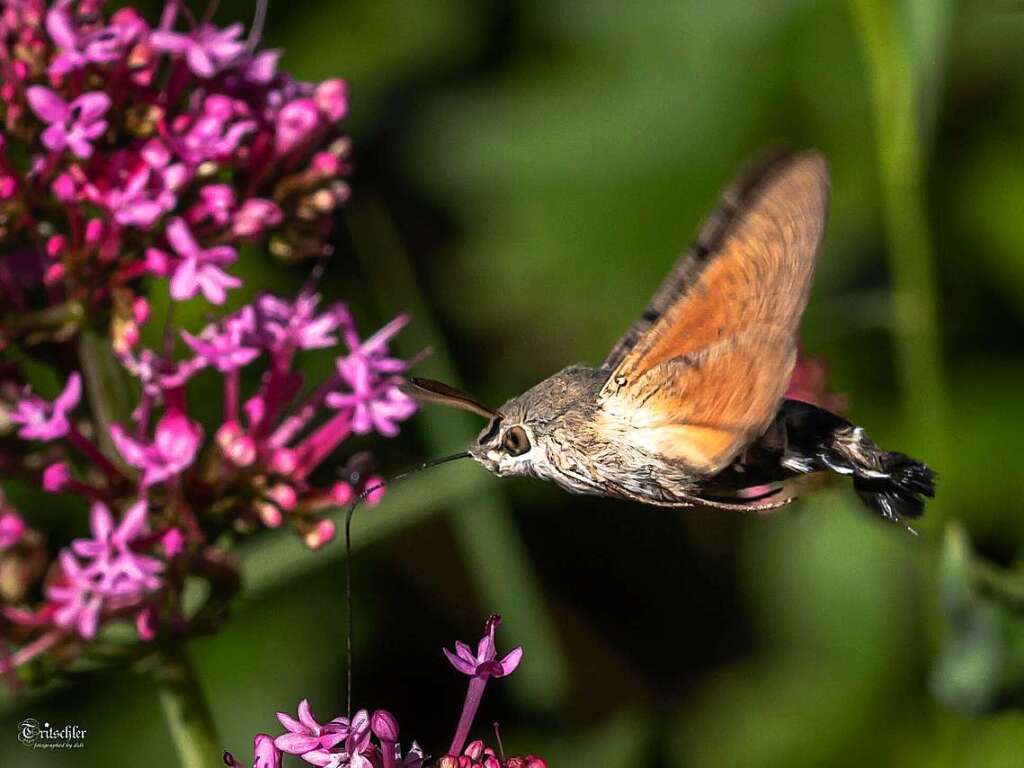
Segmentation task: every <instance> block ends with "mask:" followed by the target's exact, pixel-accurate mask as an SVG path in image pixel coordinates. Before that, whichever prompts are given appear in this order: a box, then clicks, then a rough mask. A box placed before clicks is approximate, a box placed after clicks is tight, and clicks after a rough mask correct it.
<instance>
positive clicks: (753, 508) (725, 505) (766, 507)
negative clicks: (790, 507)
mask: <svg viewBox="0 0 1024 768" xmlns="http://www.w3.org/2000/svg"><path fill="white" fill-rule="evenodd" d="M779 490H781V489H776V491H773V492H772V493H771V494H769V495H774V494H775V493H777V492H778V491H779ZM691 498H692V500H693V505H694V506H703V507H711V508H712V509H727V510H730V511H733V512H770V511H772V510H775V509H780V508H781V507H784V506H786V505H787V504H792V503H793V502H794V501H795V500H796V496H786V497H785V498H782V499H775V500H774V501H763V499H764V498H766V496H757V497H755V498H753V499H748V500H747V501H736V502H732V501H721V500H719V499H712V498H708V497H706V496H693V497H691Z"/></svg>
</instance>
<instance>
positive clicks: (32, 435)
mask: <svg viewBox="0 0 1024 768" xmlns="http://www.w3.org/2000/svg"><path fill="white" fill-rule="evenodd" d="M81 396H82V377H81V376H80V375H79V374H78V373H77V372H76V373H72V374H71V375H70V376H69V377H68V381H67V384H65V385H64V390H63V391H62V392H61V393H60V394H59V395H57V399H56V400H54V401H53V402H52V403H51V402H48V401H46V400H43V399H42V398H41V397H39V396H38V395H34V394H31V393H29V392H26V394H25V395H24V396H23V397H22V398H21V399H20V400H19V401H18V402H17V403H16V404H15V406H14V411H13V412H12V413H11V414H10V415H9V417H8V418H10V420H11V422H13V423H14V424H20V425H21V429H19V430H18V436H19V437H22V438H24V439H26V440H44V441H49V440H56V439H58V438H61V437H64V436H65V435H67V434H68V432H69V431H70V429H71V424H70V422H69V421H68V413H69V412H70V411H71V410H73V409H74V408H75V406H77V405H78V401H79V399H80V398H81Z"/></svg>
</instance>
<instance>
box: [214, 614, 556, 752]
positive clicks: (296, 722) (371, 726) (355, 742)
mask: <svg viewBox="0 0 1024 768" xmlns="http://www.w3.org/2000/svg"><path fill="white" fill-rule="evenodd" d="M500 623H501V618H500V617H499V616H491V617H490V618H489V619H488V620H487V625H486V627H485V629H484V636H483V637H482V638H481V639H480V642H479V643H478V644H477V650H476V652H473V651H472V650H471V649H470V648H469V646H467V645H465V644H464V643H456V650H455V652H454V653H452V652H451V651H448V650H447V649H445V650H444V653H445V655H446V656H447V657H448V659H449V661H450V662H451V663H452V666H454V667H455V669H456V670H458V671H459V672H462V673H463V674H466V675H468V676H469V677H470V685H469V690H468V691H467V694H466V702H465V704H464V706H463V711H462V716H461V717H460V718H459V723H458V726H457V727H456V732H455V736H454V738H453V741H452V747H451V748H450V749H449V751H448V754H446V755H444V756H442V757H440V758H438V759H437V760H432V759H431V758H430V757H429V756H428V755H427V754H426V753H424V751H423V749H422V747H420V745H419V744H418V743H417V742H415V741H413V742H412V744H411V745H410V747H409V749H408V750H407V751H403V749H402V746H401V744H400V743H399V727H398V720H397V719H396V718H395V716H394V715H392V714H391V713H390V712H388V711H387V710H384V709H378V710H376V711H374V712H373V714H370V712H369V710H366V709H361V710H359V711H358V712H356V713H355V714H354V715H352V717H351V718H349V717H335V718H333V719H332V720H329V721H327V722H326V723H321V722H319V721H318V720H317V719H316V718H315V717H314V716H313V713H312V711H311V709H310V704H309V700H308V699H303V700H302V701H301V702H300V703H299V709H298V719H296V718H294V717H292V716H291V715H288V714H286V713H284V712H278V713H277V719H278V721H279V722H280V723H281V725H282V726H283V727H284V729H285V733H283V734H281V735H280V736H277V737H276V738H275V737H273V736H271V735H270V734H267V733H259V734H257V735H256V738H255V739H254V740H253V753H254V760H253V768H281V766H282V763H283V760H284V756H285V755H295V756H297V757H300V758H302V760H304V761H305V762H306V763H309V764H310V765H316V766H328V767H329V768H424V766H433V767H434V768H547V763H546V762H545V761H544V760H543V759H541V758H539V757H536V756H534V755H529V756H527V757H508V758H506V757H504V756H502V755H500V754H499V753H498V752H495V751H494V750H493V749H491V748H490V747H488V746H486V745H485V744H484V743H483V742H482V741H479V740H477V741H473V742H470V743H469V744H468V745H465V741H466V737H467V734H468V733H469V730H470V728H471V727H472V724H473V720H474V719H475V718H476V713H477V710H478V708H479V706H480V698H481V696H482V695H483V686H484V685H485V684H486V682H487V680H488V679H489V678H491V677H505V676H507V675H510V674H512V672H514V671H515V669H516V667H518V666H519V663H520V661H521V660H522V657H523V650H522V648H516V649H514V650H513V651H511V652H510V653H508V654H507V655H506V656H504V657H503V658H502V659H500V660H499V659H498V658H497V651H496V649H495V645H494V633H495V630H496V629H497V628H498V625H499V624H500ZM464 745H465V748H463V747H464ZM224 762H225V764H226V765H227V766H228V767H229V768H242V765H241V763H239V761H238V760H236V759H235V757H234V756H233V755H232V754H231V753H230V752H225V753H224Z"/></svg>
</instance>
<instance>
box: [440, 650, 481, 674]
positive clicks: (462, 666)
mask: <svg viewBox="0 0 1024 768" xmlns="http://www.w3.org/2000/svg"><path fill="white" fill-rule="evenodd" d="M441 650H443V651H444V655H445V656H447V657H448V661H449V662H451V665H452V666H453V667H455V669H456V670H458V671H459V672H461V673H462V674H464V675H475V674H476V665H475V664H470V663H468V662H466V661H463V660H462V659H460V658H459V657H458V656H456V655H455V654H454V653H452V652H451V651H449V650H448V649H447V648H442V649H441Z"/></svg>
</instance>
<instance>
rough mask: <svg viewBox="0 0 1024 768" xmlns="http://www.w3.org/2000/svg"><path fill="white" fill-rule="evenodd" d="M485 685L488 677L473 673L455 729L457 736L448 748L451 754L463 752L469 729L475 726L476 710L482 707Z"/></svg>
mask: <svg viewBox="0 0 1024 768" xmlns="http://www.w3.org/2000/svg"><path fill="white" fill-rule="evenodd" d="M485 687H487V678H486V677H482V676H480V675H473V677H471V678H470V679H469V688H468V689H467V690H466V702H465V703H464V704H463V705H462V716H461V717H459V725H458V727H457V728H456V729H455V736H454V737H452V745H451V747H449V748H448V754H449V755H460V754H462V748H463V747H464V746H466V739H467V738H468V737H469V729H470V728H472V727H473V721H474V720H475V719H476V712H477V710H478V709H480V700H481V699H483V697H484V688H485Z"/></svg>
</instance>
